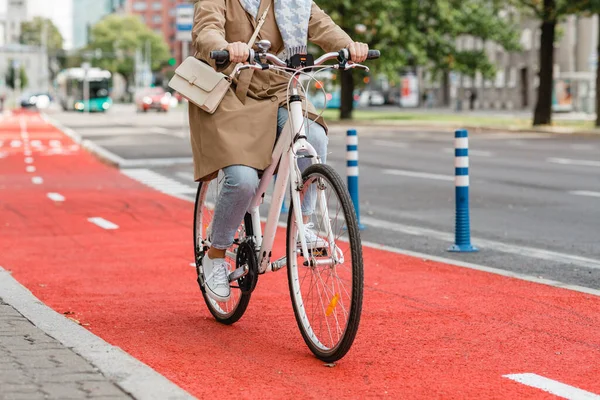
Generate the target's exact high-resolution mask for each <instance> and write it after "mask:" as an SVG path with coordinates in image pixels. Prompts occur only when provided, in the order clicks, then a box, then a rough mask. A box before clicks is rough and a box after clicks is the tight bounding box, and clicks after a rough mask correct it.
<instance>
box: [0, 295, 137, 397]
mask: <svg viewBox="0 0 600 400" xmlns="http://www.w3.org/2000/svg"><path fill="white" fill-rule="evenodd" d="M21 399H23V400H37V399H60V400H70V399H94V400H103V399H106V400H109V399H110V400H117V399H131V396H129V395H127V394H126V393H125V392H123V391H122V390H121V389H120V388H119V387H118V386H116V385H115V384H114V383H112V382H110V381H109V380H108V379H107V378H106V377H105V376H104V375H102V373H101V372H99V371H98V370H97V369H96V368H95V367H94V366H92V365H91V364H90V363H89V362H87V361H86V360H85V359H83V358H82V357H81V356H79V355H78V354H76V353H75V352H73V351H72V350H71V349H69V348H66V347H64V346H63V345H62V344H61V343H59V342H58V341H56V340H54V339H53V338H51V337H50V336H48V335H46V334H45V333H44V332H43V331H42V330H40V329H38V328H37V327H36V326H34V325H33V324H32V323H31V322H30V321H29V320H28V319H26V318H25V317H24V316H23V315H21V314H20V313H19V312H18V311H16V310H15V309H14V308H13V307H11V306H10V305H8V304H6V303H5V302H4V301H2V299H0V400H21Z"/></svg>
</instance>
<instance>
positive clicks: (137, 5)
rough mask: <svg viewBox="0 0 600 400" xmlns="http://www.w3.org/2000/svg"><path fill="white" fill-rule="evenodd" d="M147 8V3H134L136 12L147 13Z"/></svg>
mask: <svg viewBox="0 0 600 400" xmlns="http://www.w3.org/2000/svg"><path fill="white" fill-rule="evenodd" d="M147 8H148V4H146V2H143V1H136V2H135V3H133V9H134V11H145V10H146V9H147Z"/></svg>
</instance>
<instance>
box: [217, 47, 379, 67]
mask: <svg viewBox="0 0 600 400" xmlns="http://www.w3.org/2000/svg"><path fill="white" fill-rule="evenodd" d="M261 56H264V57H265V58H266V59H267V60H268V61H271V62H272V63H273V64H275V65H279V66H286V65H287V63H286V62H285V61H283V60H282V59H280V58H279V57H277V56H275V55H273V54H270V53H267V54H265V55H263V54H261ZM380 56H381V52H380V51H379V50H369V52H368V54H367V60H375V59H378V58H379V57H380ZM210 58H211V59H213V60H215V61H217V62H226V61H229V51H227V50H214V51H211V52H210ZM253 59H254V54H253V51H251V52H250V57H249V58H248V62H252V61H253ZM334 59H338V60H340V61H342V60H348V61H352V59H351V56H350V52H349V51H348V49H342V50H340V51H339V52H332V53H327V54H325V55H323V56H321V57H319V58H318V59H317V60H316V61H315V65H317V66H318V65H322V64H323V63H325V62H327V61H330V60H334Z"/></svg>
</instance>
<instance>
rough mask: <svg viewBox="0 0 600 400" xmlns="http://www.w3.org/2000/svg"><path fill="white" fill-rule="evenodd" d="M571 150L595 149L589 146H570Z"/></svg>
mask: <svg viewBox="0 0 600 400" xmlns="http://www.w3.org/2000/svg"><path fill="white" fill-rule="evenodd" d="M571 148H572V149H573V150H594V149H595V147H594V146H593V145H591V144H572V145H571Z"/></svg>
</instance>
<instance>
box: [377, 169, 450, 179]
mask: <svg viewBox="0 0 600 400" xmlns="http://www.w3.org/2000/svg"><path fill="white" fill-rule="evenodd" d="M383 173H384V174H386V175H396V176H407V177H409V178H422V179H433V180H437V181H452V182H453V181H454V177H453V176H450V175H439V174H430V173H427V172H417V171H406V170H402V169H385V170H383Z"/></svg>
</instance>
